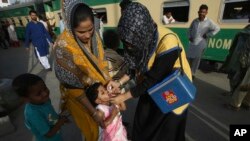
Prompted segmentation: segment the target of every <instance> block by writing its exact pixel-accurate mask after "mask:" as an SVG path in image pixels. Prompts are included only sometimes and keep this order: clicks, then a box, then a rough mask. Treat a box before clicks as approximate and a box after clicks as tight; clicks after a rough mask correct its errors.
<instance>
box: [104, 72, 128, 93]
mask: <svg viewBox="0 0 250 141" xmlns="http://www.w3.org/2000/svg"><path fill="white" fill-rule="evenodd" d="M129 80H130V76H129V75H127V74H124V75H123V76H122V77H121V78H120V79H119V80H117V81H113V80H111V81H109V83H108V84H107V90H108V91H109V92H110V93H116V92H118V91H119V87H120V86H122V85H124V84H125V83H127V82H128V81H129Z"/></svg>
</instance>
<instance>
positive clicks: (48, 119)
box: [12, 73, 68, 141]
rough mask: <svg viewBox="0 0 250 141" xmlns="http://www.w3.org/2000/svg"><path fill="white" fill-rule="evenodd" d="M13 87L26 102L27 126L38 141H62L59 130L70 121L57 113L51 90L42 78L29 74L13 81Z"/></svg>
mask: <svg viewBox="0 0 250 141" xmlns="http://www.w3.org/2000/svg"><path fill="white" fill-rule="evenodd" d="M12 86H13V88H14V90H15V91H16V92H17V94H18V95H19V96H20V97H22V98H23V99H24V100H25V102H26V105H25V110H24V118H25V125H26V127H27V128H28V129H29V130H31V132H32V133H33V134H34V135H35V137H36V141H62V137H61V133H60V131H59V130H60V128H61V126H62V125H63V124H64V123H65V122H67V121H68V119H67V117H66V116H58V114H57V113H56V112H55V110H54V108H53V107H52V105H51V100H50V98H49V89H48V88H47V86H46V85H45V83H44V81H43V80H42V78H40V77H39V76H37V75H34V74H29V73H26V74H22V75H19V76H18V77H16V78H15V79H14V80H13V82H12Z"/></svg>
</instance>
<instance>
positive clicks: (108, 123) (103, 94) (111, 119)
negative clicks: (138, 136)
mask: <svg viewBox="0 0 250 141" xmlns="http://www.w3.org/2000/svg"><path fill="white" fill-rule="evenodd" d="M86 96H87V98H88V99H89V101H90V103H91V104H92V105H93V106H94V107H96V109H97V110H99V111H101V112H103V114H104V117H105V118H104V124H105V127H106V128H105V129H103V131H102V132H101V140H102V141H127V131H126V129H125V127H124V126H123V124H122V117H121V113H120V110H125V108H126V107H125V104H124V103H122V104H121V105H119V106H118V105H111V104H110V102H109V100H110V96H109V94H108V91H107V90H106V88H105V87H104V86H103V85H102V84H101V83H95V84H93V85H91V86H90V87H89V88H88V89H87V90H86ZM93 116H94V115H93Z"/></svg>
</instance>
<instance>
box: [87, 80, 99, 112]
mask: <svg viewBox="0 0 250 141" xmlns="http://www.w3.org/2000/svg"><path fill="white" fill-rule="evenodd" d="M101 85H102V83H94V84H93V85H91V86H89V87H88V88H87V89H86V96H87V98H88V99H89V101H90V103H91V104H92V105H93V106H94V107H96V106H97V105H98V104H96V103H95V100H96V99H97V97H98V88H99V87H100V86H101Z"/></svg>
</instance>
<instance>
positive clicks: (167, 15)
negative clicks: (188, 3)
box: [163, 12, 175, 24]
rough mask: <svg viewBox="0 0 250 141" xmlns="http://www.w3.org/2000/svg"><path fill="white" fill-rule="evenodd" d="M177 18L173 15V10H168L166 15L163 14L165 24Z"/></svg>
mask: <svg viewBox="0 0 250 141" xmlns="http://www.w3.org/2000/svg"><path fill="white" fill-rule="evenodd" d="M174 22H175V19H174V18H173V16H172V13H171V12H166V13H165V15H164V16H163V23H164V24H170V23H174Z"/></svg>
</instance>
